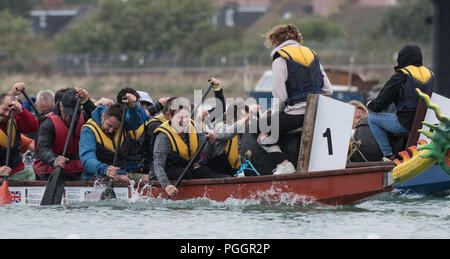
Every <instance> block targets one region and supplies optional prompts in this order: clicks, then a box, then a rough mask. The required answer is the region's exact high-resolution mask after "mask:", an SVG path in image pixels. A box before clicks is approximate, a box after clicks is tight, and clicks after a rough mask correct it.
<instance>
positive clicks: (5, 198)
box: [0, 108, 20, 205]
mask: <svg viewBox="0 0 450 259" xmlns="http://www.w3.org/2000/svg"><path fill="white" fill-rule="evenodd" d="M13 126H14V108H13V110H11V117H10V118H9V129H8V149H7V150H6V159H5V166H9V160H10V157H11V148H12V147H11V146H12V135H13V134H12V131H13ZM17 137H20V135H18V134H16V138H17ZM11 203H12V195H11V192H10V191H9V188H8V177H7V176H4V177H3V184H2V187H0V205H5V204H11Z"/></svg>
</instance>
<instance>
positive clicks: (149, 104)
mask: <svg viewBox="0 0 450 259" xmlns="http://www.w3.org/2000/svg"><path fill="white" fill-rule="evenodd" d="M137 93H138V94H139V104H140V105H141V106H142V108H143V109H144V111H145V113H146V114H147V116H148V117H150V116H152V114H150V111H151V110H152V111H153V112H155V111H156V109H155V108H154V107H155V103H154V102H153V99H152V98H151V97H150V95H149V94H148V93H147V92H144V91H137ZM160 104H161V103H160ZM154 114H156V113H154Z"/></svg>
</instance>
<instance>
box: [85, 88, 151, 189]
mask: <svg viewBox="0 0 450 259" xmlns="http://www.w3.org/2000/svg"><path fill="white" fill-rule="evenodd" d="M125 97H126V100H124V101H123V103H126V105H127V106H128V112H127V116H126V118H122V111H123V108H124V107H123V105H121V104H113V105H111V106H109V107H108V106H99V107H97V108H96V109H95V110H94V111H93V112H92V118H91V119H89V120H88V121H87V122H86V124H85V125H84V126H83V128H82V129H81V137H80V160H81V162H82V164H83V168H84V170H85V172H84V173H83V180H93V179H94V178H99V177H105V176H107V177H109V178H112V179H113V180H115V181H127V180H129V178H128V177H127V172H126V171H125V170H124V169H125V168H126V167H127V166H128V162H127V160H126V154H127V152H128V150H126V145H124V143H125V142H126V141H127V140H126V138H127V134H126V133H127V132H128V131H133V130H136V129H138V128H139V127H140V126H141V125H142V124H143V123H144V113H143V112H142V109H141V108H140V107H139V106H138V105H136V102H137V100H138V99H137V97H136V96H135V95H133V94H131V93H127V94H126V95H125ZM122 119H125V126H124V133H123V135H122V140H121V143H120V144H119V147H118V148H116V145H117V141H118V138H119V134H120V133H119V127H120V122H121V120H122ZM115 152H119V158H118V164H117V165H116V166H113V165H112V164H113V158H114V153H115Z"/></svg>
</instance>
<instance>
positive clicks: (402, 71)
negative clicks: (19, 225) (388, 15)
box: [367, 45, 435, 160]
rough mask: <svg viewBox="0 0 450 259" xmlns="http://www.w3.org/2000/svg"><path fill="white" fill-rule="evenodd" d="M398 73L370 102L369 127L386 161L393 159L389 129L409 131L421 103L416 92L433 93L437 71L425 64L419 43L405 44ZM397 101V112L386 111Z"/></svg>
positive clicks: (395, 131)
mask: <svg viewBox="0 0 450 259" xmlns="http://www.w3.org/2000/svg"><path fill="white" fill-rule="evenodd" d="M397 63H398V64H397V66H395V67H394V71H395V74H394V75H393V76H392V77H391V78H390V79H389V80H388V81H387V82H386V84H385V85H384V86H383V88H382V89H381V91H380V93H379V94H378V96H377V97H376V98H375V99H374V100H372V101H369V102H368V103H367V108H369V110H371V111H373V112H372V113H370V114H369V118H368V121H369V127H370V130H371V131H372V133H373V136H374V137H375V139H376V141H377V143H378V145H379V146H380V149H381V151H382V152H383V156H384V158H383V160H394V159H395V155H394V154H393V150H392V147H391V145H390V143H389V140H388V137H387V132H391V133H406V132H408V131H409V130H410V129H411V127H412V124H413V120H414V116H415V113H416V109H417V104H418V102H419V95H418V94H417V92H416V91H415V89H416V88H419V89H420V90H421V91H422V92H424V93H427V94H431V93H432V92H433V91H434V82H435V80H434V74H433V72H432V71H431V70H430V69H428V68H426V67H425V66H424V65H423V64H422V51H421V50H420V47H419V46H417V45H406V46H404V47H403V48H402V49H401V50H400V51H399V53H398V57H397ZM392 103H393V104H395V107H396V109H397V111H396V113H385V112H382V111H383V110H385V109H387V108H388V106H389V105H390V104H392Z"/></svg>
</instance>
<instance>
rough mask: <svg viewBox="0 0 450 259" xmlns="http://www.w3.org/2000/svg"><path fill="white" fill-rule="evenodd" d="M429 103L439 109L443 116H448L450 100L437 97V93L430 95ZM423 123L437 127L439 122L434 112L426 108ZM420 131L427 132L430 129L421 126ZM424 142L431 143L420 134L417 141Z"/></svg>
mask: <svg viewBox="0 0 450 259" xmlns="http://www.w3.org/2000/svg"><path fill="white" fill-rule="evenodd" d="M431 102H432V103H434V104H436V105H437V106H438V107H439V108H440V109H441V112H442V114H443V115H445V116H450V99H448V98H446V97H445V96H442V95H439V94H437V93H433V94H432V95H431ZM424 121H425V122H428V123H430V124H434V125H439V120H438V119H437V118H436V115H435V113H434V110H432V109H430V108H428V110H427V113H426V115H425V119H424ZM422 129H424V130H427V131H429V130H430V128H428V127H427V126H425V125H422ZM422 139H424V140H426V141H427V142H428V143H430V142H431V140H430V139H429V138H428V137H427V136H425V135H423V134H422V133H421V134H420V136H419V140H422Z"/></svg>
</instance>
